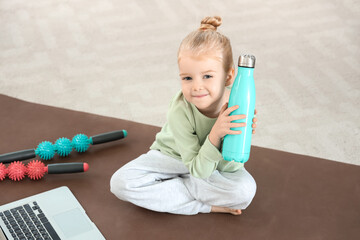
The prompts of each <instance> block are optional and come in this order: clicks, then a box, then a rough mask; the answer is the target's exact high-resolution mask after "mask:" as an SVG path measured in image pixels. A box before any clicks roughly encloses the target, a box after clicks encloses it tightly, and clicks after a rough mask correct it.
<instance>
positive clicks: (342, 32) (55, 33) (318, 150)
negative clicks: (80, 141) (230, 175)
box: [0, 0, 360, 165]
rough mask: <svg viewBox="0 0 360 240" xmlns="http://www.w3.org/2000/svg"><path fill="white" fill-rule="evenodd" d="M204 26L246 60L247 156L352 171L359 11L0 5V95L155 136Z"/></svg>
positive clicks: (265, 4)
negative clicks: (184, 52)
mask: <svg viewBox="0 0 360 240" xmlns="http://www.w3.org/2000/svg"><path fill="white" fill-rule="evenodd" d="M208 15H220V16H222V17H223V25H222V26H221V27H220V28H219V31H221V32H222V33H224V34H225V35H227V36H228V37H229V38H230V39H231V42H232V45H233V52H234V58H235V61H236V58H237V55H239V54H240V53H251V54H254V55H255V56H256V57H257V64H256V69H255V81H256V90H257V103H256V108H257V110H258V112H259V114H258V119H259V122H258V128H257V133H256V135H255V136H254V138H253V144H254V145H258V146H263V147H268V148H273V149H280V150H284V151H289V152H294V153H300V154H306V155H311V156H318V157H322V158H327V159H331V160H336V161H341V162H346V163H353V164H357V165H360V157H359V154H360V147H359V146H360V110H359V109H360V108H359V106H360V67H359V66H360V48H359V46H360V17H359V16H360V2H359V1H353V0H342V1H340V0H339V1H327V0H318V1H303V0H273V1H260V0H254V1H235V0H231V1H230V0H226V1H209V0H200V1H190V0H177V1H166V0H154V1H124V0H91V1H89V0H75V1H65V0H63V1H60V0H54V1H49V0H37V1H26V0H0V93H2V94H6V95H9V96H13V97H17V98H20V99H24V100H28V101H31V102H36V103H43V104H47V105H52V106H58V107H63V108H67V109H75V110H80V111H85V112H90V113H96V114H100V115H106V116H113V117H117V118H123V119H128V120H133V121H137V122H142V123H148V124H153V125H157V126H161V125H162V124H164V122H165V118H166V111H167V106H168V102H169V100H170V99H171V97H172V95H174V94H175V93H176V92H177V91H178V89H179V86H180V85H179V78H178V72H177V71H178V70H177V63H176V52H177V48H178V46H179V44H180V41H181V40H182V38H183V37H185V35H186V34H187V33H189V32H190V31H192V30H194V29H196V28H197V27H198V26H199V23H200V20H201V18H202V17H204V16H208ZM0 107H1V103H0ZM0 117H1V116H0ZM130 134H131V133H130ZM140 137H141V136H139V138H140ZM0 146H1V144H0ZM0 151H1V149H0Z"/></svg>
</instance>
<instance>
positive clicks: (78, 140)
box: [71, 134, 91, 152]
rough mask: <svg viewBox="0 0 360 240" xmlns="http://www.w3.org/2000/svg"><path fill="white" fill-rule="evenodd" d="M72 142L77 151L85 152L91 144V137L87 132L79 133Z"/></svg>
mask: <svg viewBox="0 0 360 240" xmlns="http://www.w3.org/2000/svg"><path fill="white" fill-rule="evenodd" d="M71 143H72V146H73V148H75V150H76V151H77V152H85V151H86V150H88V148H89V146H90V144H91V139H89V138H88V137H87V136H86V135H85V134H77V135H75V136H74V137H73V139H72V142H71Z"/></svg>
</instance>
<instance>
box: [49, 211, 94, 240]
mask: <svg viewBox="0 0 360 240" xmlns="http://www.w3.org/2000/svg"><path fill="white" fill-rule="evenodd" d="M53 219H54V220H55V222H56V224H57V225H58V226H59V227H60V229H61V230H62V232H63V233H64V235H65V236H66V237H69V238H70V237H74V236H76V235H78V234H80V233H84V232H87V231H90V230H92V229H93V227H92V225H91V224H90V223H89V220H88V219H87V218H86V217H85V215H84V214H83V213H82V212H81V211H80V209H78V208H75V209H72V210H70V211H67V212H63V213H60V214H57V215H55V216H53Z"/></svg>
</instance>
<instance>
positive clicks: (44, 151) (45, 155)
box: [35, 141, 55, 160]
mask: <svg viewBox="0 0 360 240" xmlns="http://www.w3.org/2000/svg"><path fill="white" fill-rule="evenodd" d="M35 154H36V155H38V156H39V157H40V158H41V159H44V160H49V159H51V158H53V157H54V155H55V146H54V145H53V144H52V143H51V142H49V141H44V142H42V143H40V144H39V145H38V147H37V148H36V150H35Z"/></svg>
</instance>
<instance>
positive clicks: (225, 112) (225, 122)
mask: <svg viewBox="0 0 360 240" xmlns="http://www.w3.org/2000/svg"><path fill="white" fill-rule="evenodd" d="M227 107H228V103H225V105H224V106H223V107H222V108H221V110H220V113H219V117H218V119H217V120H216V122H215V124H214V126H213V127H212V129H211V131H210V134H209V140H210V142H211V143H212V144H213V145H214V146H215V147H217V148H218V149H219V148H220V144H221V139H222V138H223V137H225V135H227V134H241V131H240V130H239V131H235V130H231V129H230V128H237V127H245V126H246V123H234V122H232V121H234V120H239V119H244V118H245V117H246V116H245V115H232V116H229V115H230V113H231V112H233V111H234V110H236V109H238V108H239V106H238V105H235V106H232V107H230V108H227ZM254 120H255V118H254ZM255 121H256V120H255ZM255 127H256V124H255Z"/></svg>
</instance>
